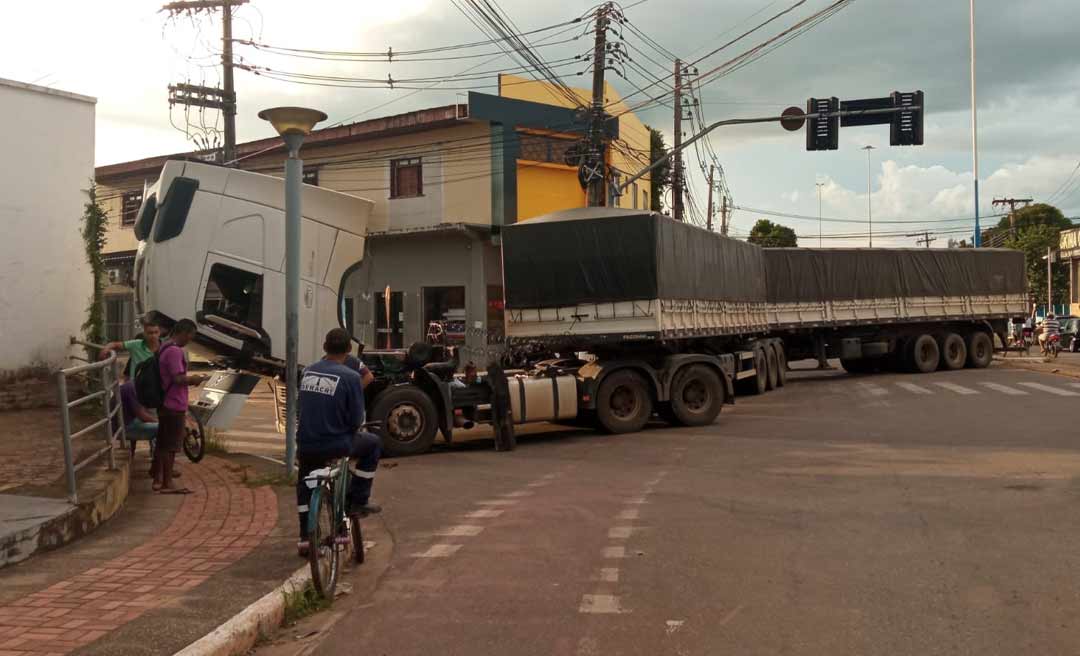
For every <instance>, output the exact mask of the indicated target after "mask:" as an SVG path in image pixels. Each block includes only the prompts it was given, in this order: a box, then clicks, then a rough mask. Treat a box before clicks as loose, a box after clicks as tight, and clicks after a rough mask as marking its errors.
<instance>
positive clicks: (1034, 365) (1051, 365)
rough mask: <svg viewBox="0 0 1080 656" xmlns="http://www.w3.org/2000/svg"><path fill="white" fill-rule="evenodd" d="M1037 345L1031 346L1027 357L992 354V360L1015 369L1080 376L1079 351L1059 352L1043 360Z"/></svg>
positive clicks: (1012, 354) (1073, 376) (1013, 354)
mask: <svg viewBox="0 0 1080 656" xmlns="http://www.w3.org/2000/svg"><path fill="white" fill-rule="evenodd" d="M1038 352H1039V349H1038V347H1037V346H1036V347H1032V349H1031V353H1032V355H1030V356H1028V357H1021V356H1019V355H1016V354H1015V353H1010V354H1008V355H1007V356H1005V357H1001V355H1000V354H998V355H995V356H994V361H995V362H997V363H1000V364H1002V365H1004V366H1007V367H1013V368H1015V369H1027V370H1029V371H1038V372H1041V373H1045V374H1058V375H1060V376H1070V377H1072V378H1080V353H1069V352H1067V351H1066V352H1063V353H1059V354H1058V357H1057V359H1055V360H1044V359H1043V357H1042V356H1041V355H1038Z"/></svg>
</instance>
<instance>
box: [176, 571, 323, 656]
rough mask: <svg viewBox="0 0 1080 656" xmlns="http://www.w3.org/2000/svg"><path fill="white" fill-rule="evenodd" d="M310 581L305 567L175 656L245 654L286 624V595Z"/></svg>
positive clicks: (309, 572) (309, 575) (302, 587)
mask: <svg viewBox="0 0 1080 656" xmlns="http://www.w3.org/2000/svg"><path fill="white" fill-rule="evenodd" d="M310 581H311V569H310V568H309V567H308V566H307V565H304V566H303V567H301V568H300V569H298V570H296V571H295V572H293V575H292V576H290V577H289V578H288V579H286V580H285V582H284V583H282V584H281V585H279V586H278V587H276V588H274V589H273V590H271V591H270V592H268V593H266V594H265V595H263V596H262V598H260V599H259V600H258V601H256V602H255V603H253V604H251V605H250V606H248V607H247V608H245V609H244V610H242V611H240V612H239V613H237V614H236V615H234V616H233V617H232V619H230V620H229V621H227V622H225V623H224V624H222V625H221V626H219V627H218V628H216V629H214V630H213V631H211V632H210V633H208V634H206V635H205V636H203V637H202V638H199V639H198V640H196V641H195V642H193V643H191V644H190V645H188V646H187V647H184V648H183V649H181V650H180V651H178V652H176V654H175V655H174V656H237V655H239V654H246V653H247V652H248V650H249V649H251V648H252V647H254V646H255V643H256V642H258V640H259V638H260V637H262V636H268V635H272V634H273V633H274V631H276V630H277V629H278V628H279V627H280V626H281V623H282V622H283V621H284V620H285V595H286V594H291V593H295V592H298V591H300V590H303V589H304V588H305V587H306V586H307V584H308V583H309V582H310Z"/></svg>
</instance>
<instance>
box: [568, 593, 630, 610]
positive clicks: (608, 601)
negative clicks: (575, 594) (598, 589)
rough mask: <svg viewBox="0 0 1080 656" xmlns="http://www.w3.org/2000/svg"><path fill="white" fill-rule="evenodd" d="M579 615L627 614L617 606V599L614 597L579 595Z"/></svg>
mask: <svg viewBox="0 0 1080 656" xmlns="http://www.w3.org/2000/svg"><path fill="white" fill-rule="evenodd" d="M578 612H579V613H592V614H615V613H626V612H629V611H627V610H625V609H623V607H622V606H620V605H619V598H618V597H616V596H615V595H605V594H586V595H581V606H579V607H578Z"/></svg>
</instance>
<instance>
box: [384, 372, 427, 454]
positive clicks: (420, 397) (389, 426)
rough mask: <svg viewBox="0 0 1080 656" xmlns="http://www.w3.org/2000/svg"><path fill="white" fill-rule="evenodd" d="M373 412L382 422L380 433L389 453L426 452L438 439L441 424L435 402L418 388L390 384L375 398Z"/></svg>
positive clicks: (385, 451) (386, 451)
mask: <svg viewBox="0 0 1080 656" xmlns="http://www.w3.org/2000/svg"><path fill="white" fill-rule="evenodd" d="M371 414H372V416H373V418H374V419H375V420H376V421H379V422H381V423H382V428H381V429H380V431H379V432H380V435H381V437H382V448H383V453H384V454H386V455H388V456H412V455H417V454H420V453H424V452H426V451H427V450H429V449H430V448H431V444H432V443H433V442H434V441H435V431H436V430H437V429H438V427H439V425H438V424H439V421H438V413H437V411H436V410H435V403H434V402H432V400H431V398H430V397H429V396H428V395H427V394H425V393H424V392H423V390H421V389H419V388H417V387H413V386H411V385H404V386H401V387H391V388H390V389H388V390H386V391H385V392H383V393H382V394H380V395H379V397H378V399H376V401H375V407H374V408H372V411H371Z"/></svg>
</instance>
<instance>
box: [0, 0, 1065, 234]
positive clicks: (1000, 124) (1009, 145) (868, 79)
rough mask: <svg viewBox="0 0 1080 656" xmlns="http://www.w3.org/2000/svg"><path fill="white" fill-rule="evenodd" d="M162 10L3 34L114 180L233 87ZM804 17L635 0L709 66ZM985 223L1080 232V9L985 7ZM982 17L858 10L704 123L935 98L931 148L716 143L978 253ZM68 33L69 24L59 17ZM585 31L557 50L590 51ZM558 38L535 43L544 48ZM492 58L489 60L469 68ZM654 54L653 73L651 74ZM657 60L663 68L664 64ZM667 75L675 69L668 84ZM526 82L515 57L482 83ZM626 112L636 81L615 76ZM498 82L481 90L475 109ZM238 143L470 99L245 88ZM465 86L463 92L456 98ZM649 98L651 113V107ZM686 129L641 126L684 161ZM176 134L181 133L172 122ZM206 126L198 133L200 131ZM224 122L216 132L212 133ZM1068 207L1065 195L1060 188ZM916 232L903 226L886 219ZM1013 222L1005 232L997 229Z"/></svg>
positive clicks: (7, 48) (957, 3) (511, 6)
mask: <svg viewBox="0 0 1080 656" xmlns="http://www.w3.org/2000/svg"><path fill="white" fill-rule="evenodd" d="M831 2H832V0H806V1H805V2H804V4H802V5H801V6H799V7H798V8H797V9H796V10H794V11H792V12H791V13H790V14H788V15H786V16H785V17H783V18H782V19H780V20H777V21H776V22H775V23H773V24H771V25H769V26H768V27H766V28H763V29H761V30H759V31H758V32H756V33H754V34H753V35H751V36H749V37H747V38H746V39H745V40H743V41H740V42H739V43H737V44H735V45H733V46H731V47H729V48H728V49H726V50H724V51H722V52H720V53H718V54H716V55H714V56H712V57H709V58H707V59H705V60H704V61H702V62H700V63H699V64H698V69H699V70H700V71H702V72H704V71H706V70H707V69H709V68H711V67H713V66H716V65H718V64H721V63H722V62H724V61H725V60H727V59H729V58H730V57H732V56H735V55H737V54H739V53H741V52H744V51H745V50H747V49H749V48H751V47H753V46H755V45H757V44H758V43H760V42H761V41H763V40H765V39H767V38H769V37H771V36H773V35H775V34H777V33H778V32H780V31H781V30H782V29H785V28H786V27H788V26H790V25H792V24H794V23H795V22H797V21H798V20H801V19H803V18H805V17H807V16H809V15H811V14H813V13H814V12H816V11H818V10H820V9H822V8H824V7H825V6H827V5H828V4H831ZM160 4H161V3H159V2H153V1H146V0H109V1H108V2H104V3H88V2H82V1H74V0H59V1H57V2H51V3H18V4H15V5H12V6H10V7H5V21H4V29H3V31H2V32H0V35H2V38H0V77H6V78H12V79H16V80H20V81H25V82H36V83H38V84H43V85H47V86H53V87H56V88H60V89H64V90H69V91H75V92H79V93H85V94H88V95H92V96H95V97H97V98H98V106H97V120H98V125H97V162H98V164H108V163H113V162H118V161H124V160H128V159H134V158H139V157H147V156H152V155H159V154H164V153H172V152H178V151H184V150H188V149H191V148H192V147H193V146H192V144H191V142H190V141H188V139H187V137H186V136H185V133H184V132H183V131H181V130H178V129H176V128H175V127H173V124H175V125H177V126H179V127H183V126H184V123H185V117H184V115H183V112H182V110H181V109H180V108H175V109H174V110H173V112H172V115H171V117H170V112H169V107H168V103H167V95H168V94H167V90H166V87H167V85H168V84H169V83H170V82H176V81H184V80H190V81H191V82H193V83H197V84H208V85H210V86H213V85H216V84H218V82H219V76H220V73H219V69H218V68H217V66H215V64H216V62H217V58H216V54H215V53H216V52H217V51H218V48H219V47H220V22H219V19H217V18H214V19H213V20H211V19H208V18H206V17H205V15H204V17H202V18H194V19H192V18H187V17H182V18H177V19H172V20H169V19H167V15H166V14H164V13H160V12H158V11H157V10H158V7H159V5H160ZM500 4H501V6H502V7H503V8H504V9H505V10H506V12H507V13H508V14H509V15H510V16H511V17H512V18H513V20H514V22H515V23H516V24H517V26H518V27H519V28H520V29H522V30H530V29H534V28H539V27H544V26H548V25H552V24H555V23H560V22H563V21H565V20H568V19H570V18H573V17H574V16H577V15H579V14H581V13H583V12H585V11H587V10H589V8H590V7H591V6H592V2H585V1H582V2H569V1H564V2H550V3H542V2H535V1H526V0H501V1H500ZM793 4H796V0H711V1H706V0H645V1H643V2H639V3H636V4H635V3H634V2H633V1H632V0H626V1H624V2H623V5H625V6H627V7H628V9H627V10H626V17H627V18H628V19H629V20H630V21H631V22H632V23H633V25H634V26H636V27H637V28H638V29H639V30H641V31H643V32H644V33H645V34H647V35H648V36H650V37H651V38H652V39H654V40H655V41H656V42H657V43H658V44H659V45H660V46H662V47H663V48H665V49H667V50H670V51H673V52H674V53H675V54H677V55H679V56H681V57H682V58H684V59H685V60H688V61H693V60H694V59H697V58H698V57H701V56H702V55H704V54H706V53H707V52H709V51H710V50H712V49H713V48H715V47H717V46H719V45H720V44H721V43H723V42H725V41H727V40H728V39H731V38H732V37H734V36H735V35H737V34H739V33H741V32H743V31H745V30H746V29H748V28H749V27H752V26H753V25H755V24H757V23H758V22H760V21H762V20H765V19H766V18H768V17H769V16H772V15H774V14H776V13H777V12H780V11H781V10H783V9H785V8H787V7H790V6H792V5H793ZM976 5H977V18H976V27H977V37H976V38H977V45H978V69H977V72H978V90H979V100H978V107H979V115H978V116H979V148H980V177H981V180H982V182H981V184H980V192H981V196H980V210H981V212H982V213H983V215H984V216H985V215H986V214H990V213H994V212H996V210H994V209H993V208H992V207H991V204H990V201H991V200H992V198H994V197H995V196H1006V195H1008V196H1014V197H1027V196H1030V197H1033V198H1035V199H1037V200H1046V199H1048V198H1051V199H1052V200H1054V201H1055V202H1056V204H1059V205H1060V206H1061V207H1062V209H1063V210H1064V211H1065V212H1066V214H1067V215H1069V216H1080V180H1078V179H1077V178H1080V173H1078V174H1077V177H1076V178H1074V179H1070V177H1069V176H1070V174H1071V173H1072V172H1073V171H1074V169H1075V168H1076V167H1077V165H1078V163H1080V130H1078V129H1077V127H1076V122H1075V114H1076V108H1077V107H1078V106H1080V48H1077V46H1076V42H1077V22H1076V17H1075V0H1038V1H1037V2H1035V1H1029V2H1015V1H1006V0H977V2H976ZM967 8H968V2H967V0H853V1H852V2H851V3H850V5H849V6H847V7H846V8H845V9H844V10H842V11H840V12H839V13H837V14H836V15H835V16H834V17H832V18H831V19H829V20H828V21H826V22H824V23H822V24H820V25H818V26H816V27H815V28H814V29H812V30H810V31H809V32H807V33H806V34H804V35H802V36H800V37H799V38H798V39H795V40H793V41H791V42H790V43H787V44H786V45H784V46H783V47H781V48H779V49H777V50H776V51H775V52H772V53H771V54H769V55H767V56H765V57H764V58H762V59H760V60H758V61H755V62H753V63H752V64H750V65H748V66H746V67H744V68H742V69H740V70H738V71H736V72H734V73H732V74H730V75H727V76H724V77H721V78H719V79H717V80H715V81H713V82H711V83H709V84H707V85H705V86H703V87H702V89H701V102H702V104H701V105H700V106H699V108H698V111H699V112H701V114H702V115H703V117H704V119H705V120H706V121H709V122H711V121H716V120H719V119H722V118H734V117H746V116H761V115H770V114H774V113H776V112H778V111H779V110H781V109H783V108H784V107H786V106H789V105H799V106H804V105H805V102H806V99H807V98H808V97H811V96H817V97H823V96H838V97H840V98H842V99H849V98H864V97H875V96H884V95H888V93H889V92H891V91H893V90H901V91H910V90H915V89H922V90H923V91H925V93H926V105H927V108H928V109H927V120H926V137H925V139H926V145H924V146H922V147H912V148H894V147H890V146H889V138H888V134H889V133H888V127H887V126H872V127H864V128H848V129H844V130H843V131H842V132H841V135H840V149H839V150H837V151H831V152H806V151H805V145H804V135H803V133H802V132H799V133H787V132H784V131H783V130H781V129H780V128H779V127H778V126H775V125H766V126H760V127H756V128H744V127H732V128H720V130H718V131H717V132H715V133H714V134H713V136H712V138H711V140H712V146H713V148H714V150H715V151H716V152H717V154H718V155H719V157H720V161H721V163H722V164H723V166H724V168H725V170H726V172H727V177H728V181H729V185H730V188H731V191H732V194H733V196H734V199H735V203H736V204H737V206H740V207H746V208H759V209H764V210H770V211H777V212H780V213H790V214H802V215H810V216H817V213H818V202H817V189H816V188H815V182H823V183H824V187H822V213H823V214H824V215H825V217H827V218H835V219H845V220H853V221H859V223H844V222H828V223H825V224H824V227H823V231H824V233H825V234H826V235H829V234H839V233H865V232H866V224H865V223H863V221H864V220H865V219H866V215H867V196H866V183H867V158H866V152H864V151H862V150H860V148H862V147H863V146H865V145H873V146H875V147H876V148H877V150H874V151H872V153H871V156H872V159H871V163H870V169H871V170H870V173H871V176H870V178H871V184H872V189H873V191H872V195H871V202H872V205H873V216H874V219H875V221H876V223H875V232H880V231H888V232H894V233H895V232H900V231H903V232H907V231H910V232H915V231H916V230H918V229H922V228H926V229H932V230H938V231H942V239H941V240H940V241H939V242H937V243H935V244H934V245H935V246H943V245H944V242H945V239H946V237H947V236H948V235H946V234H945V231H948V230H954V231H956V232H957V234H956V235H955V236H956V237H962V236H964V235H963V234H960V233H961V232H962V231H963V230H965V229H969V228H970V227H971V225H972V224H973V221H971V220H968V221H953V222H943V221H941V220H942V219H954V218H965V217H972V216H973V214H974V198H973V193H972V177H973V176H972V161H971V124H970V120H971V114H970V106H969V92H970V89H969V82H968V11H967ZM236 15H237V19H236V27H235V36H237V37H238V38H249V37H254V38H255V39H256V40H259V41H261V42H264V43H270V44H274V45H280V46H286V47H298V48H317V49H322V50H345V51H382V50H385V49H386V48H387V47H389V46H392V47H393V49H394V50H396V51H403V50H410V49H418V48H430V47H435V46H441V45H451V44H457V43H463V42H469V41H477V40H482V39H484V38H485V37H484V35H483V34H482V33H480V32H479V31H478V29H477V28H476V26H474V25H473V24H472V23H470V22H469V21H468V20H467V19H466V18H465V17H464V16H463V15H462V14H461V13H459V12H458V10H457V9H456V8H455V7H454V5H453V3H452V2H450V0H393V1H392V2H386V1H385V0H377V1H375V0H348V1H346V0H306V1H305V2H297V1H295V0H252V2H251V3H250V4H248V5H246V6H243V7H241V8H240V9H238V10H237V13H236ZM61 16H62V17H63V19H62V20H60V19H58V17H61ZM623 32H624V36H625V38H626V40H627V41H629V43H630V46H631V48H633V49H631V50H630V52H631V54H632V55H633V56H634V58H635V62H636V63H637V65H639V66H641V67H642V68H644V69H645V70H644V71H641V72H639V71H637V70H634V69H631V70H629V71H628V72H627V75H628V77H629V78H630V79H631V81H632V82H633V84H638V85H641V84H643V81H644V79H645V74H646V73H651V74H652V75H653V76H656V77H659V76H660V75H662V74H670V63H669V62H668V61H666V60H665V59H664V58H663V56H662V55H661V54H659V53H658V52H656V51H655V50H652V49H650V48H649V46H647V45H646V44H645V42H644V41H643V40H642V39H641V38H640V37H638V36H637V35H635V34H634V33H633V32H632V31H630V30H629V29H625V30H624V31H623ZM573 35H574V33H573V32H571V33H568V34H566V35H564V36H563V37H560V39H565V38H569V37H571V36H573ZM543 36H544V35H543V34H542V35H537V37H535V38H536V39H539V38H542V37H543ZM589 48H590V41H589V38H588V37H583V38H580V39H578V40H576V41H573V42H571V43H566V44H560V45H555V46H551V47H546V48H541V49H539V52H540V53H541V54H542V55H543V56H544V57H545V58H546V59H548V60H557V59H562V58H566V57H572V56H573V55H576V54H582V53H585V52H587V51H588V50H589ZM492 50H494V47H492V46H488V47H485V48H478V49H476V50H473V51H469V53H483V52H489V51H492ZM237 54H238V55H239V56H241V57H243V60H244V61H246V62H249V63H251V64H257V65H262V66H269V67H276V68H279V69H283V70H291V71H299V72H305V73H319V74H330V75H341V76H350V77H368V78H380V79H381V78H385V77H386V75H387V74H388V73H389V74H392V75H393V76H394V77H395V78H398V79H400V78H406V77H425V76H432V75H446V74H451V73H458V72H460V71H462V70H463V69H465V68H468V67H470V66H475V65H477V64H480V63H482V62H485V61H487V60H486V59H485V58H474V59H464V60H453V61H440V62H430V63H427V62H424V63H420V62H416V63H394V64H392V65H390V64H387V63H339V62H324V61H312V60H301V59H294V58H281V57H276V56H273V55H270V54H268V53H265V52H261V51H257V50H253V49H251V48H250V47H247V46H238V47H237ZM646 55H647V56H648V58H646ZM649 58H651V59H652V60H655V61H650V60H649ZM661 65H663V66H664V67H665V68H661ZM500 66H501V67H505V68H513V67H514V66H516V64H514V63H512V62H510V61H509V60H508V59H506V58H504V59H498V60H495V61H494V62H492V63H490V64H486V65H484V66H483V67H482V69H480V70H484V71H488V70H494V69H496V68H499V67H500ZM581 70H582V65H579V64H570V65H567V66H565V67H562V68H559V69H558V71H559V73H561V74H563V75H564V76H565V79H566V81H567V82H568V83H570V84H572V85H575V86H586V87H587V86H589V78H588V76H587V75H584V76H578V75H577V73H579V72H580V71H581ZM609 80H610V81H611V82H612V83H613V84H614V85H615V87H616V88H617V89H619V90H620V92H622V93H623V94H624V95H626V94H630V93H631V92H632V91H633V90H634V87H633V86H631V83H629V82H627V81H625V80H623V79H621V78H619V77H617V76H610V75H609ZM491 83H493V81H475V82H470V83H469V84H471V85H473V86H474V88H475V89H476V90H478V91H488V92H494V91H493V90H492V89H487V88H484V87H485V86H486V85H488V84H491ZM236 84H237V90H238V97H239V116H238V132H239V138H240V140H248V139H254V138H259V137H265V136H269V135H270V134H271V131H270V130H269V128H268V126H267V125H265V124H264V123H263V122H262V121H260V120H259V119H258V118H256V116H255V115H256V113H257V112H258V110H259V109H262V108H264V107H268V106H274V105H283V104H303V105H307V106H313V107H319V108H322V109H324V110H325V111H326V112H327V113H328V114H329V115H330V122H331V123H333V122H336V121H343V120H346V119H348V120H359V119H363V118H371V117H375V116H380V115H387V114H394V113H400V112H404V111H408V110H411V109H417V108H420V107H427V106H434V105H439V104H448V103H451V102H455V101H458V102H463V101H464V95H463V94H464V92H463V91H460V90H438V89H436V90H431V91H424V92H421V93H414V94H410V92H408V91H401V90H393V91H391V90H389V89H325V88H320V87H315V86H302V85H295V84H290V83H286V82H279V81H274V80H269V79H266V78H260V77H255V76H253V75H251V74H250V73H247V72H243V71H238V72H237V79H236ZM448 86H462V85H461V83H455V84H454V85H448ZM641 97H642V95H641V94H639V95H638V96H636V98H641ZM671 114H672V111H671V110H670V109H668V108H664V107H657V108H653V109H649V110H647V111H644V112H642V118H643V119H644V120H645V121H646V122H647V123H649V124H651V125H653V126H655V127H658V128H660V129H662V130H663V131H664V132H665V133H666V135H667V137H668V141H669V143H670V141H671V134H672V131H671V130H672V128H671V126H672V115H671ZM170 119H171V120H170ZM191 119H192V120H193V121H194V122H196V123H197V122H198V121H197V117H196V116H192V117H191ZM210 120H213V118H212V117H211V118H210ZM687 165H688V170H690V171H691V172H692V173H693V176H692V178H691V184H692V189H693V191H694V197H695V200H696V201H697V203H698V204H699V205H701V206H702V207H704V205H705V189H706V186H705V183H704V180H703V177H702V175H701V173H700V170H698V164H697V158H696V157H695V156H694V155H693V154H691V155H690V156H689V157H688V158H687ZM1066 181H1069V184H1067V185H1066V187H1065V192H1066V193H1057V194H1056V196H1055V195H1054V194H1055V192H1056V191H1058V190H1059V188H1061V186H1062V184H1063V183H1066ZM1072 183H1077V184H1072ZM762 216H763V215H761V214H758V213H755V212H752V211H748V210H739V211H737V212H735V215H734V224H733V225H734V230H735V234H736V235H745V234H746V232H748V230H749V228H750V226H751V225H752V224H753V222H754V221H755V220H756V219H757V218H761V217H762ZM775 220H777V221H779V222H781V223H785V224H787V225H791V226H792V227H794V228H795V229H796V231H797V232H798V233H799V234H800V236H801V237H802V239H800V243H802V244H803V245H813V244H816V242H817V239H816V235H817V234H818V224H817V221H816V220H797V219H789V218H775ZM889 220H893V221H917V222H918V223H896V224H888V223H886V221H889ZM990 220H991V221H996V219H990ZM825 243H826V245H829V244H832V245H864V244H865V242H864V240H863V239H862V238H859V239H857V240H835V239H834V240H830V239H828V238H827V239H826V240H825ZM886 244H895V245H914V238H906V237H899V238H892V239H885V238H883V237H879V238H878V239H875V245H886Z"/></svg>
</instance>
